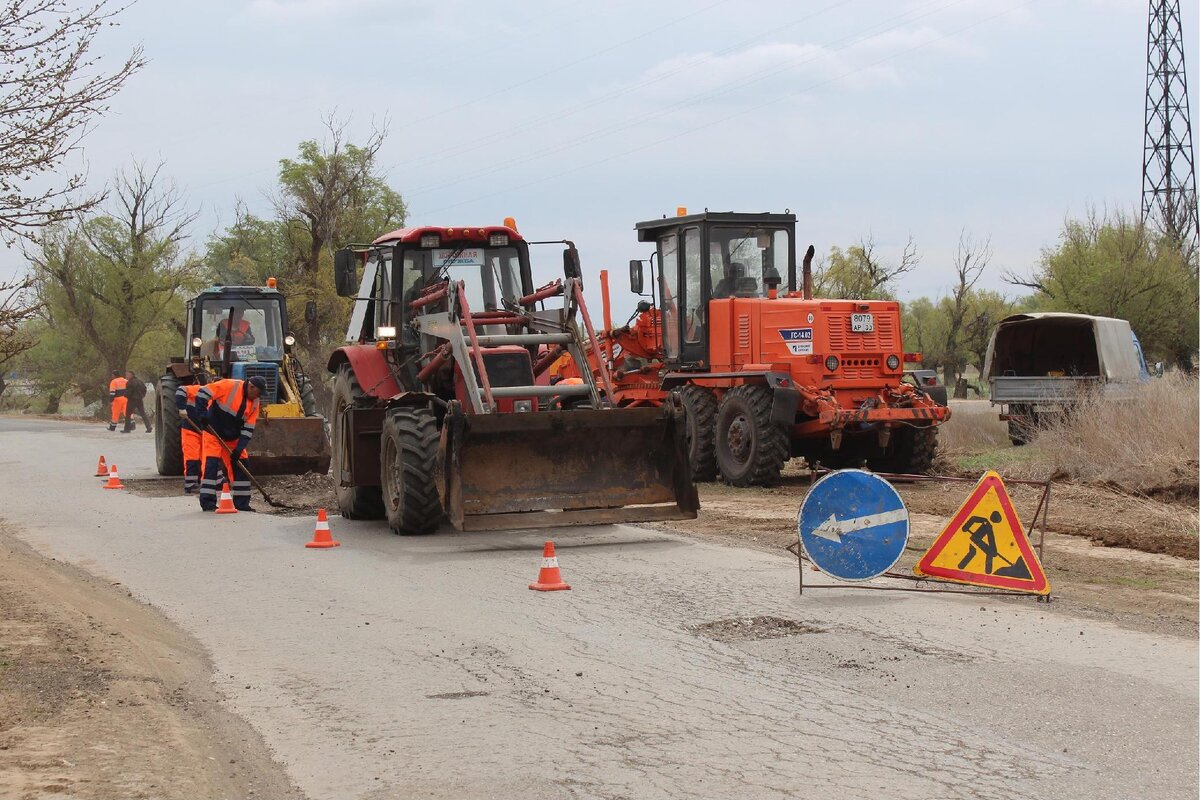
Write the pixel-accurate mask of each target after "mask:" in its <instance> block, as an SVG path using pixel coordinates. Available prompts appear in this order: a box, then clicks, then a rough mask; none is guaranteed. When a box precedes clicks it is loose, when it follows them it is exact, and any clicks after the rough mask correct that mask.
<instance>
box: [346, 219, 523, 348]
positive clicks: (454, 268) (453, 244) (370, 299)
mask: <svg viewBox="0 0 1200 800" xmlns="http://www.w3.org/2000/svg"><path fill="white" fill-rule="evenodd" d="M340 252H345V253H347V256H345V257H343V259H345V263H344V264H341V265H335V266H336V267H337V268H338V269H339V270H340V271H342V272H349V273H351V274H350V275H343V274H339V275H338V291H339V294H342V295H343V296H347V295H350V296H354V297H355V308H354V313H353V316H352V317H351V322H350V328H349V330H348V331H347V336H346V339H347V341H359V342H370V341H376V340H378V339H380V338H389V337H390V336H397V335H399V336H404V332H405V330H406V329H407V323H408V321H409V319H410V318H411V316H412V315H413V313H414V311H413V309H412V307H411V303H412V302H413V301H414V300H417V299H418V298H419V297H420V296H421V293H422V292H423V291H424V289H425V288H426V287H427V286H430V285H432V284H435V283H438V282H440V281H441V280H443V279H444V278H449V279H450V280H452V281H459V280H461V281H462V282H463V285H464V287H465V289H466V299H467V304H468V306H469V308H470V310H471V313H472V314H475V313H478V312H481V311H499V310H503V309H504V308H505V307H506V305H512V304H515V303H516V302H517V300H519V299H520V298H521V297H523V296H525V295H528V294H530V293H532V292H533V278H532V273H531V269H530V264H529V245H528V244H527V243H526V242H525V240H524V239H523V238H522V237H521V236H520V234H518V233H517V232H516V231H514V230H512V229H510V228H507V227H504V226H492V227H484V228H436V227H426V228H403V229H401V230H398V231H393V232H392V233H389V234H385V235H384V236H381V237H379V238H378V239H376V240H375V241H374V242H373V243H372V245H371V248H370V249H369V250H367V251H366V252H365V253H363V254H362V255H361V256H359V257H360V258H361V259H362V263H363V266H364V270H363V277H362V279H361V282H359V281H357V265H356V264H355V263H354V261H353V260H350V259H351V258H352V256H353V255H355V254H351V253H350V252H349V251H340ZM356 285H357V289H358V291H357V292H354V291H353V290H354V288H355V286H356ZM347 289H348V290H349V291H348V292H347ZM413 344H416V343H415V342H414V343H413Z"/></svg>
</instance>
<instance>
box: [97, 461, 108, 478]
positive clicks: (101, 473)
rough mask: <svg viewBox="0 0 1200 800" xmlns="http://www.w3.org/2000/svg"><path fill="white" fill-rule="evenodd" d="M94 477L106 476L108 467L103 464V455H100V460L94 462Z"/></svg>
mask: <svg viewBox="0 0 1200 800" xmlns="http://www.w3.org/2000/svg"><path fill="white" fill-rule="evenodd" d="M96 477H97V478H105V477H108V467H106V466H104V456H100V461H99V463H97V464H96Z"/></svg>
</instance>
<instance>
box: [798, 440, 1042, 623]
mask: <svg viewBox="0 0 1200 800" xmlns="http://www.w3.org/2000/svg"><path fill="white" fill-rule="evenodd" d="M836 471H837V470H831V469H826V468H825V467H822V466H821V465H820V464H814V465H813V468H812V470H811V471H810V472H809V478H810V480H809V486H810V487H811V486H812V485H813V484H814V483H816V481H817V479H818V478H819V477H820V476H822V475H826V474H829V473H830V472H836ZM874 474H875V475H877V476H879V477H880V478H883V479H884V480H886V481H889V482H892V481H896V482H899V483H941V482H945V483H977V482H978V479H977V478H960V477H957V476H953V475H909V474H905V473H896V472H876V473H874ZM1004 483H1005V485H1009V486H1041V487H1042V494H1041V497H1040V498H1039V499H1038V504H1037V510H1036V511H1034V512H1033V520H1032V521H1031V522H1030V525H1029V530H1031V531H1033V530H1037V531H1038V541H1037V544H1036V545H1035V547H1036V548H1037V554H1038V561H1041V562H1042V563H1043V564H1044V563H1045V562H1044V560H1043V555H1042V553H1043V548H1044V546H1045V543H1046V526H1047V524H1048V519H1049V516H1050V481H1049V480H1045V481H1030V480H1016V479H1014V480H1006V481H1004ZM785 549H786V550H787V551H788V552H789V553H792V554H793V555H795V556H796V563H797V565H798V568H799V578H800V580H799V586H800V594H801V595H803V594H804V589H805V586H804V562H805V556H804V551H803V549H802V548H801V546H800V541H799V540H797V541H796V542H794V543H793V544H790V545H788V546H787V547H786V548H785ZM809 560H810V561H811V559H809ZM880 577H881V578H895V579H897V580H903V581H910V582H912V583H913V584H916V585H915V586H867V585H865V584H862V583H843V582H839V583H832V584H824V583H820V584H817V583H810V584H809V585H808V588H809V589H865V590H871V591H876V592H923V593H926V594H971V595H979V596H981V597H982V596H987V595H992V596H1002V597H1022V596H1026V597H1028V596H1033V597H1036V598H1037V600H1038V602H1039V603H1040V602H1046V603H1049V602H1050V597H1051V595H1033V594H1031V593H1029V592H1021V591H1017V590H1011V589H1007V590H993V589H969V588H962V589H949V588H945V589H944V588H937V589H933V588H928V589H927V588H921V587H923V586H926V585H928V584H934V585H937V586H938V587H942V586H945V585H946V583H945V582H943V581H936V580H932V579H930V578H922V577H918V576H916V575H905V574H902V573H899V572H891V571H889V572H885V573H883V574H882V575H881V576H880Z"/></svg>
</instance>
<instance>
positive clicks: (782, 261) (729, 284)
mask: <svg viewBox="0 0 1200 800" xmlns="http://www.w3.org/2000/svg"><path fill="white" fill-rule="evenodd" d="M790 252H791V242H790V240H789V234H788V232H787V231H786V230H779V229H770V228H745V227H742V228H733V227H729V228H724V227H714V228H712V229H710V230H709V279H710V280H711V281H712V297H713V299H714V300H718V299H721V298H728V297H766V296H767V278H769V277H772V276H774V277H779V278H780V279H781V280H786V277H787V271H788V254H789V253H790Z"/></svg>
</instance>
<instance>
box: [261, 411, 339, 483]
mask: <svg viewBox="0 0 1200 800" xmlns="http://www.w3.org/2000/svg"><path fill="white" fill-rule="evenodd" d="M247 455H248V456H249V458H250V463H249V467H250V471H251V472H253V473H254V474H255V475H300V474H302V473H305V472H316V473H319V474H321V475H324V474H325V473H327V472H328V471H329V437H328V436H326V435H325V418H324V417H281V418H272V417H264V416H260V417H259V418H258V424H257V425H256V426H255V428H254V438H252V439H251V440H250V448H249V450H247Z"/></svg>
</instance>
